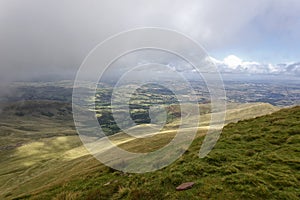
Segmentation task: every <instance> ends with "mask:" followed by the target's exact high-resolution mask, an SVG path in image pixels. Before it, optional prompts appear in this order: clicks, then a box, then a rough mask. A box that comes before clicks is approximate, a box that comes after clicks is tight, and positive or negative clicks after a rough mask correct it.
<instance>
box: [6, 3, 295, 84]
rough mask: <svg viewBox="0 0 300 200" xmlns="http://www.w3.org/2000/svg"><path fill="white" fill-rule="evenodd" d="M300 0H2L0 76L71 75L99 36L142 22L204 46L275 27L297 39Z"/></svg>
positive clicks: (262, 34)
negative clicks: (187, 36)
mask: <svg viewBox="0 0 300 200" xmlns="http://www.w3.org/2000/svg"><path fill="white" fill-rule="evenodd" d="M299 5H300V3H299V1H298V0H285V1H283V0H265V1H259V0H254V1H253V0H252V1H250V0H248V1H240V0H224V1H219V0H204V1H198V0H197V1H196V0H192V1H183V0H177V1H174V0H165V1H162V0H153V1H146V0H124V1H120V0H119V1H117V0H109V1H107V0H105V1H104V0H102V1H99V0H98V1H89V0H23V1H22V0H1V1H0V9H1V10H0V72H1V74H0V80H1V81H0V82H2V83H3V82H9V81H13V80H30V79H32V78H35V79H36V78H39V77H40V78H41V79H43V78H53V77H59V76H61V77H62V78H73V77H74V74H75V73H76V70H77V69H78V67H79V66H80V64H81V62H82V61H83V59H84V58H85V56H86V55H87V54H88V52H89V51H90V50H91V49H92V48H93V47H94V46H96V45H97V44H98V43H99V42H101V41H103V40H104V39H106V38H107V37H109V36H111V35H112V34H115V33H118V32H120V31H123V30H128V29H132V28H136V27H142V26H156V27H165V28H171V29H175V30H178V31H180V32H183V33H185V34H187V35H189V36H191V37H193V38H195V39H196V40H197V41H198V42H199V43H201V44H203V45H204V47H205V48H206V49H207V50H209V51H210V50H215V49H221V50H222V49H226V48H227V47H228V46H234V45H239V44H242V45H245V46H251V45H253V44H255V43H261V41H264V40H265V39H266V38H267V37H268V36H270V35H276V34H277V37H279V38H280V39H281V40H282V41H284V42H285V43H287V44H289V45H290V46H291V45H293V42H292V41H291V40H293V41H295V40H296V39H298V40H299V28H300V27H299V14H298V13H299V10H300V9H299V8H300V7H299ZM289 38H292V39H289ZM275 39H276V38H275ZM112 48H113V47H112Z"/></svg>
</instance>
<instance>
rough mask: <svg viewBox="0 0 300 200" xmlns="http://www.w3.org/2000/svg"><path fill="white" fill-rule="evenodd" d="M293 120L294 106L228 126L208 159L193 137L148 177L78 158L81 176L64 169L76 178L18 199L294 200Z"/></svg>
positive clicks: (297, 183) (298, 179) (299, 166)
mask: <svg viewBox="0 0 300 200" xmlns="http://www.w3.org/2000/svg"><path fill="white" fill-rule="evenodd" d="M299 119H300V107H295V108H290V109H283V110H280V111H278V112H276V113H274V114H271V115H267V116H263V117H257V118H255V119H249V120H244V121H240V122H238V123H230V124H228V125H227V126H226V127H225V128H224V130H223V133H222V135H221V138H220V140H219V141H218V143H217V145H216V146H215V148H214V150H213V151H212V152H211V153H210V154H209V156H208V157H206V158H204V159H199V158H198V154H197V153H198V150H199V147H200V145H201V142H202V139H203V138H202V137H199V138H197V139H196V140H195V141H194V142H193V144H192V146H191V147H190V149H189V150H188V152H186V153H185V154H184V156H183V157H182V158H180V159H178V160H177V161H176V162H175V163H173V164H172V165H171V166H168V167H166V168H164V169H162V170H159V171H156V172H153V173H146V174H124V173H122V172H118V171H114V170H111V169H109V168H107V167H105V166H103V165H100V164H99V163H97V161H95V160H94V159H92V158H88V157H84V158H80V159H78V160H75V161H73V162H72V163H73V164H74V163H76V164H77V165H80V168H81V169H82V171H83V172H80V171H78V170H79V169H80V168H79V167H78V166H75V165H74V166H73V168H72V167H70V168H71V169H72V172H73V173H79V174H81V177H80V178H76V179H73V180H71V179H70V180H66V181H65V182H64V183H63V184H59V185H55V184H54V185H52V186H49V188H47V187H46V188H44V189H40V190H37V191H35V192H34V193H32V194H31V195H28V196H23V197H24V198H29V197H32V198H33V199H35V198H37V199H41V198H43V199H50V198H51V197H52V196H55V197H56V199H162V198H164V199H299V198H300V189H299V188H300V171H299V170H300V154H299V151H300V134H299V130H300V124H299ZM283 127H284V128H283ZM83 161H84V162H83ZM70 168H69V169H70ZM58 170H61V168H59V169H58ZM66 170H67V169H66ZM58 172H59V171H58ZM66 173H68V172H66ZM186 181H194V182H195V183H196V184H195V186H194V187H193V188H192V189H190V190H187V191H181V192H177V191H175V187H176V186H177V185H179V184H180V183H182V182H186Z"/></svg>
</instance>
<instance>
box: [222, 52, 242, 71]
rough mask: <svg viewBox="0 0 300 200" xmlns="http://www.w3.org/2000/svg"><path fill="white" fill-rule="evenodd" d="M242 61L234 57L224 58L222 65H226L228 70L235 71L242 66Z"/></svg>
mask: <svg viewBox="0 0 300 200" xmlns="http://www.w3.org/2000/svg"><path fill="white" fill-rule="evenodd" d="M242 62H243V61H242V59H240V58H238V57H237V56H235V55H230V56H227V57H226V58H224V64H226V65H227V66H228V67H229V68H232V69H236V68H237V67H238V66H240V65H241V64H242Z"/></svg>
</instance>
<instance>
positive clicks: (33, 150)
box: [0, 104, 299, 199]
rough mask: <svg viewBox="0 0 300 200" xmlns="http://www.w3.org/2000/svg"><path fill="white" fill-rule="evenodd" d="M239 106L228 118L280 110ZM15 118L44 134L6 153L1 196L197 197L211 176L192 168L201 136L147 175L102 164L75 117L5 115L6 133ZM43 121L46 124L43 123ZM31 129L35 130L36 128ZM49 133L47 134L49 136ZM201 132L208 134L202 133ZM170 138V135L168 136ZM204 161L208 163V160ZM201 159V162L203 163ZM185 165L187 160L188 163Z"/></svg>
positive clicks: (22, 131)
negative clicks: (182, 188)
mask: <svg viewBox="0 0 300 200" xmlns="http://www.w3.org/2000/svg"><path fill="white" fill-rule="evenodd" d="M41 107H43V106H41ZM59 107H60V110H61V107H63V109H62V110H68V109H65V105H59ZM238 108H239V109H237V108H236V106H235V107H234V109H232V110H231V109H230V110H229V111H228V116H227V121H228V122H230V121H236V120H237V119H240V118H243V117H242V116H243V112H244V113H245V116H246V117H245V118H248V117H249V116H258V115H260V114H264V113H270V112H272V111H274V110H276V109H275V108H273V107H271V106H268V105H266V104H260V105H257V104H249V105H244V106H241V107H238ZM35 110H36V109H35ZM47 110H48V109H47ZM50 110H51V112H53V113H55V114H57V113H56V110H55V109H54V110H53V109H52V108H51V109H50ZM251 110H252V111H251ZM23 111H24V110H23ZM251 112H252V113H251ZM37 114H38V113H37ZM55 116H56V115H55ZM234 116H236V117H234ZM26 117H27V118H26ZM204 118H205V117H204ZM39 120H40V121H39ZM11 121H13V122H20V123H22V127H21V128H20V129H18V130H19V131H20V133H19V134H20V135H19V136H22V135H24V134H25V135H26V134H28V135H39V137H41V138H42V139H37V138H36V141H35V142H30V143H27V142H28V141H27V140H26V141H23V142H25V143H26V145H24V144H23V145H22V146H20V147H17V148H13V149H9V150H5V151H1V152H0V153H1V155H0V156H1V157H0V159H1V171H0V182H1V183H2V184H1V185H2V186H0V191H1V192H0V196H1V198H7V199H11V198H13V197H16V196H19V197H24V198H26V197H31V198H33V199H34V198H37V199H40V198H48V199H51V198H52V197H53V196H54V197H55V196H56V197H57V198H58V199H72V197H78V198H79V197H81V198H87V197H90V198H92V199H93V198H96V197H97V198H98V197H99V198H102V197H103V198H104V199H106V198H108V197H114V198H119V197H123V198H129V199H131V198H139V196H140V195H141V197H145V198H147V194H148V197H149V198H150V196H151V197H153V198H155V196H153V195H155V194H157V195H158V196H157V197H161V196H164V195H166V198H167V197H170V198H180V196H181V195H183V196H184V194H186V195H196V196H197V195H198V194H196V193H194V190H195V189H196V188H198V189H201V190H202V189H203V187H204V184H203V183H201V181H202V180H205V178H204V177H202V176H199V177H198V172H197V173H196V174H192V169H188V168H192V166H193V161H194V160H195V161H198V160H199V159H198V158H197V156H196V154H197V152H198V150H199V147H200V143H199V142H201V141H200V140H201V139H200V140H199V139H198V140H197V142H198V143H194V145H193V147H191V149H190V150H189V152H188V153H187V154H185V156H184V158H181V159H179V161H177V162H176V163H175V164H173V165H172V166H170V167H168V168H166V169H164V170H161V171H158V172H155V173H149V174H144V175H128V174H122V173H120V172H114V171H113V170H111V169H109V168H107V167H105V166H103V165H101V164H100V163H99V162H98V161H97V160H95V159H94V158H93V157H92V156H90V155H87V152H86V150H85V149H84V148H83V147H82V146H80V141H79V139H78V137H76V136H74V134H75V131H74V129H72V127H71V125H70V124H71V120H70V119H67V120H64V119H63V118H55V119H53V117H50V118H47V116H45V117H42V118H40V117H38V118H35V117H34V116H30V117H28V116H27V115H26V116H25V118H24V116H23V117H16V116H14V117H12V118H10V117H8V118H7V119H5V120H4V118H2V119H1V123H2V125H1V134H4V133H6V132H7V130H6V129H7V127H8V126H10V128H13V131H11V132H12V133H15V131H17V130H16V127H14V126H15V123H11ZM37 123H38V124H40V125H41V126H40V127H37V126H36V124H37ZM3 124H5V126H3ZM68 127H69V128H68ZM30 128H31V129H35V130H30ZM298 130H299V129H298ZM44 133H47V134H46V137H45V134H44ZM199 133H202V132H201V131H200V132H199ZM65 135H67V136H65ZM6 137H7V139H8V138H14V140H13V141H11V142H14V141H15V140H17V141H18V140H19V139H20V138H22V137H9V136H6ZM35 137H36V136H35ZM164 137H166V136H165V135H164ZM1 138H2V137H1ZM15 138H19V139H15ZM29 138H30V137H29ZM2 141H4V140H2ZM124 147H125V148H128V149H132V148H133V149H139V148H140V149H141V148H143V147H144V146H139V145H136V143H134V142H132V143H128V144H127V146H126V144H125V146H124ZM190 156H192V157H190ZM186 159H187V160H186ZM189 160H190V161H192V162H191V163H190V164H188V163H189V162H190V161H189ZM178 162H179V163H180V164H178ZM201 162H204V160H202V161H201ZM201 162H200V164H197V165H199V166H200V165H202V164H201ZM182 163H186V165H187V166H185V165H183V164H182ZM197 165H195V166H197ZM199 166H198V167H199ZM203 167H205V165H203ZM195 169H197V168H195ZM212 169H214V168H212ZM186 170H188V171H191V172H190V173H191V174H190V175H189V173H188V172H187V171H186ZM195 172H196V171H195ZM189 180H193V181H196V182H197V185H196V187H195V188H194V189H192V190H190V191H187V192H183V193H177V192H175V191H174V187H175V186H176V185H177V184H179V183H180V182H182V181H189ZM204 189H205V188H204ZM144 193H147V194H144ZM224 194H226V193H224ZM28 195H29V196H28ZM168 195H169V196H168ZM178 195H179V196H178ZM200 196H201V195H200ZM204 197H207V198H208V197H209V196H207V195H206V196H204Z"/></svg>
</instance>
